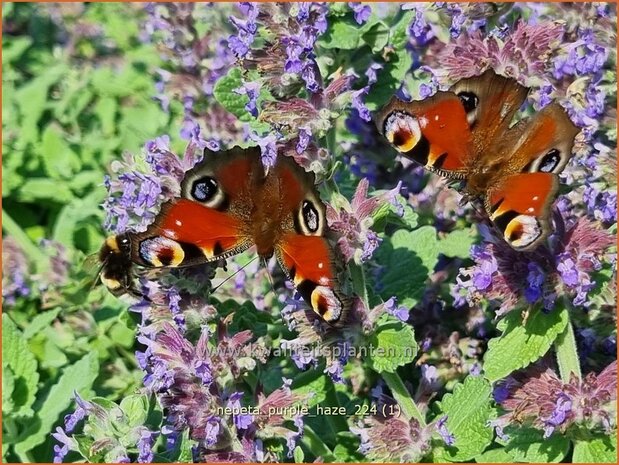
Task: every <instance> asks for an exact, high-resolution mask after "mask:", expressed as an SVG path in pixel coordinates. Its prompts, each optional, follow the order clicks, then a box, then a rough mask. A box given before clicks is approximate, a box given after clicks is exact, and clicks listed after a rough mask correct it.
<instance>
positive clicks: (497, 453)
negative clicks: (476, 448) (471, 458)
mask: <svg viewBox="0 0 619 465" xmlns="http://www.w3.org/2000/svg"><path fill="white" fill-rule="evenodd" d="M475 461H476V462H477V463H512V462H513V459H512V457H511V455H509V454H508V453H507V452H505V449H503V448H502V447H500V448H497V449H490V450H487V451H485V452H483V453H482V454H479V455H478V456H477V457H475Z"/></svg>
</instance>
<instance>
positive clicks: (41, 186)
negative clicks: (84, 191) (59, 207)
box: [18, 178, 73, 203]
mask: <svg viewBox="0 0 619 465" xmlns="http://www.w3.org/2000/svg"><path fill="white" fill-rule="evenodd" d="M18 198H19V200H20V201H21V202H25V203H28V202H35V201H37V200H45V201H48V202H49V201H50V200H54V201H56V202H58V203H68V202H70V201H71V199H73V193H72V192H71V189H69V187H68V186H67V185H66V183H62V182H58V181H54V180H53V179H49V178H30V179H26V181H25V182H24V183H23V184H22V185H21V186H20V187H19V195H18Z"/></svg>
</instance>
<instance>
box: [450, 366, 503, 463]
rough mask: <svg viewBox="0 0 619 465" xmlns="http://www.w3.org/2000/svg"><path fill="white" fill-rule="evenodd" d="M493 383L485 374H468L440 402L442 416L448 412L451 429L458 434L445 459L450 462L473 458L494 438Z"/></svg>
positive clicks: (454, 434)
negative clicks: (491, 402)
mask: <svg viewBox="0 0 619 465" xmlns="http://www.w3.org/2000/svg"><path fill="white" fill-rule="evenodd" d="M491 392H492V388H491V387H490V383H488V381H486V380H485V379H484V378H483V377H481V376H468V377H467V378H466V379H465V380H464V383H461V384H457V385H456V386H455V388H454V390H453V393H451V394H446V395H445V396H444V397H443V400H442V401H441V402H440V403H439V408H440V410H441V416H442V415H447V423H446V426H447V430H448V431H449V432H450V433H451V434H452V435H453V436H454V438H455V443H454V445H453V446H446V447H445V448H444V449H443V451H442V457H441V458H442V459H445V460H448V461H450V462H456V461H459V462H461V461H465V460H471V459H473V458H474V457H476V456H478V455H479V454H481V453H482V452H483V450H484V449H485V448H486V447H488V445H489V444H490V443H491V442H492V437H493V435H494V432H493V430H492V427H490V426H489V425H488V420H490V418H491V416H492V414H493V410H492V407H491V405H490V398H491V396H490V394H491Z"/></svg>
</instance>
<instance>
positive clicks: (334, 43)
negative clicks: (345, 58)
mask: <svg viewBox="0 0 619 465" xmlns="http://www.w3.org/2000/svg"><path fill="white" fill-rule="evenodd" d="M361 33H362V31H361V27H360V26H359V25H358V24H357V23H356V22H355V21H354V20H352V19H350V18H338V19H336V20H335V21H332V22H331V24H329V28H328V29H327V31H326V32H325V33H324V34H323V35H322V36H321V37H320V40H319V41H318V44H319V45H320V46H321V47H323V48H327V49H332V48H339V49H343V50H353V49H356V48H357V46H358V45H359V40H360V39H361Z"/></svg>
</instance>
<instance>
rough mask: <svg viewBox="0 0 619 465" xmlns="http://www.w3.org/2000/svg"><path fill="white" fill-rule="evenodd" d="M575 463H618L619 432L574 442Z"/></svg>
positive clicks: (573, 460) (573, 454) (573, 457)
mask: <svg viewBox="0 0 619 465" xmlns="http://www.w3.org/2000/svg"><path fill="white" fill-rule="evenodd" d="M572 462H573V463H617V432H616V431H614V432H613V433H612V434H611V435H610V436H606V435H596V436H594V437H593V438H588V439H587V440H576V441H574V452H573V453H572Z"/></svg>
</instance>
